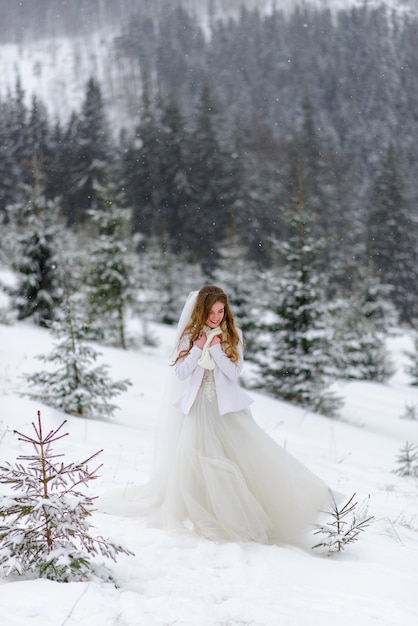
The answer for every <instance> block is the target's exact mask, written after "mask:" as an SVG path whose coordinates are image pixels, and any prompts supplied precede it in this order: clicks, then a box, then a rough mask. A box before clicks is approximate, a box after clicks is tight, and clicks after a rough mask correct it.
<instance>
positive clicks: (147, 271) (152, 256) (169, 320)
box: [136, 237, 207, 326]
mask: <svg viewBox="0 0 418 626" xmlns="http://www.w3.org/2000/svg"><path fill="white" fill-rule="evenodd" d="M139 276H140V279H139V282H140V284H141V286H142V291H141V293H140V294H138V297H139V300H138V305H137V306H136V311H137V312H138V314H139V315H140V317H141V318H142V320H143V322H144V325H145V326H146V325H147V322H148V321H149V320H151V319H152V320H154V321H159V322H162V323H164V324H174V323H175V322H176V321H177V320H178V318H179V314H180V312H181V309H182V307H183V304H184V299H185V296H186V295H187V294H188V293H189V292H190V291H194V290H196V289H199V288H200V286H201V285H203V284H204V283H205V282H206V281H207V276H205V275H204V274H203V272H202V268H201V266H200V264H198V263H188V262H187V261H185V260H184V258H183V257H182V256H181V255H180V254H176V253H174V252H172V251H170V250H168V249H167V247H166V246H165V245H164V244H163V243H162V242H161V241H160V239H159V238H158V237H150V238H149V239H147V241H146V245H144V248H143V249H142V250H141V252H140V254H139Z"/></svg>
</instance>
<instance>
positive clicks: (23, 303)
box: [8, 164, 65, 326]
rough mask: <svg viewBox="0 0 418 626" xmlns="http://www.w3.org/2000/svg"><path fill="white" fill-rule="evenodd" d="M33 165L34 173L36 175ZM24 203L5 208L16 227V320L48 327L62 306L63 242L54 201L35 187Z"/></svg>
mask: <svg viewBox="0 0 418 626" xmlns="http://www.w3.org/2000/svg"><path fill="white" fill-rule="evenodd" d="M36 168H37V166H36V164H35V166H34V171H36ZM27 197H28V199H27V200H26V202H25V203H23V204H18V205H13V206H9V207H8V214H9V216H10V219H11V220H12V222H13V223H14V224H15V226H16V229H17V233H18V237H17V245H18V248H19V255H18V257H17V260H16V262H15V263H14V269H15V270H16V272H17V273H18V284H17V287H16V288H15V289H14V290H13V292H12V295H13V301H14V307H15V308H16V310H17V314H18V319H28V318H30V319H32V320H33V321H34V322H35V323H36V324H38V325H40V326H48V325H49V323H50V322H51V321H52V320H54V319H55V318H56V316H57V312H58V310H59V307H60V305H61V302H62V297H63V294H62V282H61V278H62V275H61V271H62V269H61V268H62V253H61V249H62V245H63V240H65V236H64V229H63V225H62V224H61V210H60V206H59V204H58V201H57V200H46V199H45V197H44V196H43V195H42V194H41V192H40V189H39V186H38V185H37V183H35V187H34V188H33V189H29V188H27Z"/></svg>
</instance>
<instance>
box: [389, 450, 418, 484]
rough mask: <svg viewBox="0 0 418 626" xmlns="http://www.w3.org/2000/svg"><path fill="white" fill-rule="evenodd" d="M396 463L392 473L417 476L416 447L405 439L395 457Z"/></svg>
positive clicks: (417, 453)
mask: <svg viewBox="0 0 418 626" xmlns="http://www.w3.org/2000/svg"><path fill="white" fill-rule="evenodd" d="M396 464H397V468H396V470H394V473H395V474H397V475H398V476H414V477H415V478H418V447H417V446H415V445H414V444H412V443H409V442H408V441H407V442H406V443H405V445H404V447H403V448H401V449H400V451H399V454H398V456H397V457H396Z"/></svg>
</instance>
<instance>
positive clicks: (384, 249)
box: [367, 144, 418, 323]
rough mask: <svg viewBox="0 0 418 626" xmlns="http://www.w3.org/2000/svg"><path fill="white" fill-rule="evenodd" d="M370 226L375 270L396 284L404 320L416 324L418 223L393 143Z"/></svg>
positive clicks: (382, 169)
mask: <svg viewBox="0 0 418 626" xmlns="http://www.w3.org/2000/svg"><path fill="white" fill-rule="evenodd" d="M367 226H368V253H369V258H370V262H371V266H372V270H373V272H374V273H375V275H376V276H378V277H379V278H380V280H381V282H382V283H388V284H390V285H392V287H393V290H392V299H393V302H394V303H395V305H396V307H397V309H398V311H399V315H400V320H401V321H403V322H408V323H413V321H414V319H415V318H416V316H417V297H416V284H417V279H418V270H417V260H418V259H417V255H418V221H417V220H416V219H415V216H414V215H413V205H412V203H411V201H410V198H409V195H408V190H407V186H406V182H405V177H404V176H403V174H402V165H401V161H400V158H399V156H398V155H397V151H396V149H395V146H394V145H393V144H389V146H388V148H387V151H386V154H385V155H384V157H383V159H382V162H381V166H380V171H379V172H378V175H377V177H376V180H375V185H374V190H373V194H372V198H371V207H370V209H369V214H368V224H367Z"/></svg>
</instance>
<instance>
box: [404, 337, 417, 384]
mask: <svg viewBox="0 0 418 626" xmlns="http://www.w3.org/2000/svg"><path fill="white" fill-rule="evenodd" d="M407 355H408V356H409V358H410V359H411V361H412V364H411V365H408V366H407V368H406V372H407V373H408V374H410V376H412V381H411V385H413V386H414V387H417V386H418V334H417V335H416V336H415V339H414V351H413V352H407Z"/></svg>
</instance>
